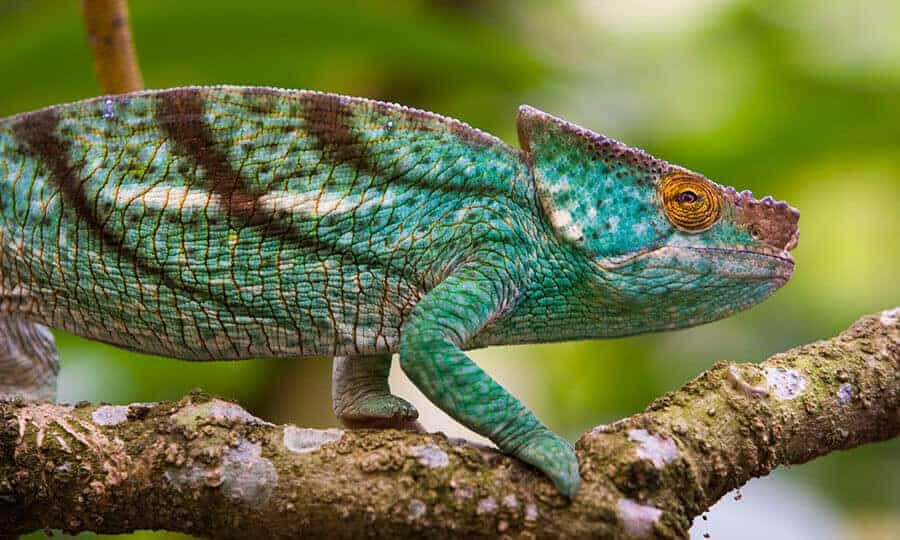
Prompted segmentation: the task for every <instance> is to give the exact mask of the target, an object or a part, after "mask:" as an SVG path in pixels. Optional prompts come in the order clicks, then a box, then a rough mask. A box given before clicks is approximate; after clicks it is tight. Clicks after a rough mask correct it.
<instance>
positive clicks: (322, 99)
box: [303, 94, 384, 176]
mask: <svg viewBox="0 0 900 540" xmlns="http://www.w3.org/2000/svg"><path fill="white" fill-rule="evenodd" d="M348 101H349V99H347V98H341V97H340V96H333V95H330V94H310V95H307V96H304V98H303V105H304V109H303V118H304V119H305V120H306V129H307V130H308V131H309V133H310V135H312V136H313V137H315V139H316V141H317V142H318V147H319V150H320V151H321V152H322V155H323V157H324V158H325V159H326V160H328V161H329V162H331V163H333V164H335V165H341V164H344V165H349V166H350V167H352V168H354V169H356V170H357V171H360V172H364V173H367V174H369V175H371V176H380V175H383V174H384V171H380V170H379V167H378V166H377V165H376V164H375V163H374V162H372V161H371V159H370V158H369V156H368V155H367V152H366V147H365V144H364V143H363V141H362V139H360V137H359V135H358V134H357V133H354V131H353V128H352V127H351V126H350V122H351V120H352V119H353V108H352V107H351V106H350V103H348Z"/></svg>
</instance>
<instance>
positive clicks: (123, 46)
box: [81, 0, 144, 94]
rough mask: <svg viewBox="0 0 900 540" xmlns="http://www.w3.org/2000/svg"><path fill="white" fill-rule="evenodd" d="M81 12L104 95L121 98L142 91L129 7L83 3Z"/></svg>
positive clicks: (118, 0) (116, 2)
mask: <svg viewBox="0 0 900 540" xmlns="http://www.w3.org/2000/svg"><path fill="white" fill-rule="evenodd" d="M81 11H82V16H83V18H84V24H85V27H86V28H87V33H88V43H89V44H90V46H91V51H92V52H93V54H94V67H95V69H96V71H97V78H98V79H99V81H100V86H101V87H102V88H103V91H104V92H106V93H108V94H123V93H126V92H134V91H136V90H140V89H142V88H143V87H144V81H143V78H142V77H141V69H140V66H139V65H138V60H137V53H136V52H135V48H134V41H133V40H132V39H131V26H130V25H129V24H128V3H127V2H126V1H125V0H82V2H81Z"/></svg>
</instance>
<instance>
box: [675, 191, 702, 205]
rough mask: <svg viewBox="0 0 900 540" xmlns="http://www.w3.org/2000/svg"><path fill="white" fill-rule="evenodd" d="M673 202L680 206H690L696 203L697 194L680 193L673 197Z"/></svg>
mask: <svg viewBox="0 0 900 540" xmlns="http://www.w3.org/2000/svg"><path fill="white" fill-rule="evenodd" d="M675 200H676V201H678V202H679V203H681V204H691V203H695V202H697V194H696V193H694V192H693V191H690V190H688V191H682V192H681V193H679V194H678V195H676V196H675Z"/></svg>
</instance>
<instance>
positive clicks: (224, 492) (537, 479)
mask: <svg viewBox="0 0 900 540" xmlns="http://www.w3.org/2000/svg"><path fill="white" fill-rule="evenodd" d="M898 432H900V308H897V309H894V310H891V311H885V312H882V313H879V314H876V315H871V316H867V317H864V318H862V319H860V320H859V321H858V322H857V323H855V324H854V325H853V326H852V327H851V328H849V329H848V330H847V331H845V332H843V333H842V334H841V335H839V336H837V337H835V338H832V339H830V340H827V341H821V342H817V343H813V344H810V345H805V346H801V347H797V348H795V349H792V350H790V351H787V352H785V353H781V354H777V355H775V356H772V357H771V358H769V359H768V360H766V361H765V362H763V363H762V364H759V365H756V364H729V363H724V362H723V363H718V364H716V365H715V366H713V368H712V369H710V370H709V371H707V372H706V373H704V374H702V375H701V376H699V377H698V378H697V379H695V380H693V381H691V382H690V383H688V384H687V385H685V386H684V387H683V388H681V389H680V390H678V391H676V392H674V393H671V394H668V395H666V396H664V397H662V398H660V399H658V400H657V401H655V402H654V403H652V404H651V405H650V407H649V408H648V409H647V411H645V412H643V413H641V414H637V415H635V416H632V417H629V418H626V419H623V420H621V421H619V422H616V423H615V424H612V425H608V426H600V427H597V428H595V429H593V430H592V431H590V432H588V433H586V434H585V435H583V436H582V437H581V439H580V440H579V441H578V443H577V452H578V456H579V460H580V462H581V471H582V475H583V477H584V483H583V486H582V488H581V492H580V493H579V495H578V497H577V499H576V500H575V501H574V502H572V503H571V504H570V503H568V502H567V501H566V500H565V499H564V498H563V497H561V496H560V495H558V494H557V493H556V491H555V490H554V489H553V487H552V485H551V484H550V482H549V481H547V480H546V479H545V478H544V477H543V476H541V475H540V474H539V473H537V472H536V471H535V470H534V469H532V468H530V467H528V466H526V465H524V464H522V463H520V462H519V461H517V460H515V459H513V458H509V457H506V456H502V455H500V454H499V453H497V452H496V451H494V450H490V449H487V448H481V447H477V446H475V445H473V444H471V443H467V442H464V441H454V440H448V439H447V438H446V437H445V436H443V435H442V434H421V433H411V432H401V431H394V430H385V431H365V430H359V431H342V430H336V429H332V430H310V429H302V428H297V427H294V426H276V425H273V424H269V423H267V422H264V421H263V420H260V419H258V418H255V417H253V416H251V415H250V414H249V413H247V412H246V411H244V410H243V409H241V408H240V407H239V406H237V405H235V404H233V403H229V402H226V401H223V400H220V399H216V398H211V397H209V396H207V395H205V394H202V393H193V394H190V395H188V396H186V397H185V398H183V399H182V400H180V401H178V402H163V403H156V404H132V405H131V406H110V405H104V406H90V405H86V404H83V405H75V406H67V405H53V404H34V405H31V404H22V403H2V404H0V529H2V530H5V531H8V532H9V534H17V533H24V532H28V531H31V530H34V529H38V528H42V527H51V528H61V529H65V530H67V531H69V532H73V533H74V532H80V531H86V530H92V531H96V532H106V533H120V532H128V531H132V530H135V529H167V530H173V531H182V532H187V533H193V534H197V535H203V536H211V537H216V538H254V537H258V538H270V537H271V538H296V537H301V536H312V537H319V536H327V537H329V538H349V537H360V536H374V537H381V538H401V537H410V538H412V537H416V538H418V537H422V536H426V537H436V538H447V537H458V536H463V537H496V536H498V535H501V534H507V535H510V536H516V537H525V538H527V537H533V538H562V537H565V538H569V537H588V536H590V537H599V538H666V539H668V538H673V539H674V538H686V537H687V532H688V529H689V527H690V525H691V521H692V519H693V518H694V517H695V516H697V515H698V514H700V513H701V512H703V511H705V510H706V509H708V508H709V507H710V506H711V505H712V504H713V503H715V501H716V500H717V499H719V498H720V497H721V496H722V495H723V494H724V493H726V492H727V491H729V490H731V489H733V488H735V487H737V486H740V485H742V484H743V483H745V482H746V481H747V480H749V479H751V478H753V477H757V476H763V475H765V474H767V473H768V472H770V471H771V470H772V469H774V468H775V467H776V466H778V465H783V464H794V463H803V462H806V461H808V460H810V459H813V458H815V457H817V456H820V455H823V454H826V453H828V452H831V451H834V450H839V449H845V448H851V447H854V446H858V445H861V444H865V443H869V442H873V441H880V440H884V439H888V438H891V437H895V436H896V435H897V434H898Z"/></svg>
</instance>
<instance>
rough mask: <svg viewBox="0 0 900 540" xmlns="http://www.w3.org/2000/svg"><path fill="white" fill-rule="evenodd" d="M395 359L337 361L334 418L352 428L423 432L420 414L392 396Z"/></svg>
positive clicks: (334, 378)
mask: <svg viewBox="0 0 900 540" xmlns="http://www.w3.org/2000/svg"><path fill="white" fill-rule="evenodd" d="M390 370H391V355H389V354H383V355H371V356H356V357H347V356H340V357H337V358H335V359H334V367H333V371H332V381H331V398H332V406H333V408H334V414H335V415H336V416H337V417H338V419H339V420H340V421H341V423H342V424H343V425H345V426H347V427H348V428H374V429H384V428H397V429H416V430H418V429H419V426H418V424H417V423H416V419H417V418H418V417H419V411H417V410H416V408H415V407H413V406H412V404H410V403H409V402H408V401H406V400H405V399H403V398H400V397H397V396H395V395H393V394H391V391H390V388H389V387H388V374H389V373H390Z"/></svg>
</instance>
